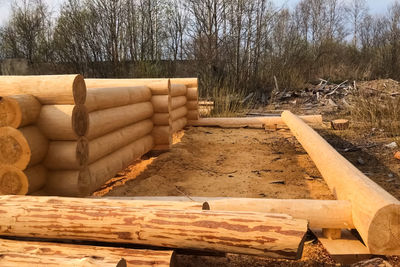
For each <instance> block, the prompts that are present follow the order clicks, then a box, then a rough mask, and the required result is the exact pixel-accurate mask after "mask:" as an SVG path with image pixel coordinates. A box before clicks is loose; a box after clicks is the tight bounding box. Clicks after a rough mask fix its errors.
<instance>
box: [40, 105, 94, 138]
mask: <svg viewBox="0 0 400 267" xmlns="http://www.w3.org/2000/svg"><path fill="white" fill-rule="evenodd" d="M37 125H38V127H39V129H40V130H41V131H42V133H43V134H44V135H45V136H46V137H47V138H48V139H50V140H53V141H73V140H77V139H78V137H79V136H84V135H86V134H87V131H88V125H89V115H88V112H87V109H86V107H85V106H84V105H44V106H42V109H41V111H40V115H39V119H38V122H37Z"/></svg>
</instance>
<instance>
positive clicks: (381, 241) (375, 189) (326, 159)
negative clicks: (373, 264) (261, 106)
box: [282, 111, 400, 255]
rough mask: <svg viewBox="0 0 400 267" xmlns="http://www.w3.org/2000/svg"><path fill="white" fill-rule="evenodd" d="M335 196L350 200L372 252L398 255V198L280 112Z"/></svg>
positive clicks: (355, 217)
mask: <svg viewBox="0 0 400 267" xmlns="http://www.w3.org/2000/svg"><path fill="white" fill-rule="evenodd" d="M282 119H283V121H284V122H285V123H286V124H287V126H288V127H289V128H290V130H291V131H292V133H293V134H294V136H295V137H296V138H297V140H298V141H299V142H300V143H301V144H302V146H303V147H304V149H305V150H306V151H307V153H308V155H309V156H310V157H311V159H312V160H313V161H314V163H315V165H316V166H317V168H318V170H319V171H320V172H321V174H322V176H323V177H324V179H325V181H326V183H327V184H328V186H329V188H330V189H331V191H332V192H333V193H334V194H335V196H336V197H337V199H340V200H349V201H350V202H351V204H352V214H353V222H354V226H355V227H356V229H357V230H358V232H359V233H360V235H361V237H362V239H363V240H364V242H365V244H366V245H367V246H368V248H369V249H370V251H371V253H373V254H385V255H386V254H387V255H400V238H399V236H400V201H398V200H397V199H396V198H395V197H393V196H392V195H390V194H389V193H388V192H386V191H385V190H384V189H382V188H381V187H380V186H379V185H377V184H376V183H374V182H373V181H372V180H370V179H369V178H368V177H367V176H365V175H364V174H363V173H362V172H361V171H359V170H358V169H357V168H356V167H354V166H353V165H352V164H351V163H350V162H349V161H347V160H346V159H345V158H344V157H342V156H341V155H340V154H339V153H338V152H337V151H336V150H335V149H334V148H333V147H332V146H330V145H329V144H328V142H326V141H325V140H324V139H323V138H322V137H321V136H320V135H319V134H318V133H317V132H315V131H314V130H313V129H312V128H311V127H309V126H308V125H307V124H305V123H304V121H302V120H301V119H300V118H298V117H297V116H295V115H293V114H292V113H291V112H290V111H285V112H283V114H282Z"/></svg>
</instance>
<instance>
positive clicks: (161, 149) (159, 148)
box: [152, 145, 171, 152]
mask: <svg viewBox="0 0 400 267" xmlns="http://www.w3.org/2000/svg"><path fill="white" fill-rule="evenodd" d="M170 148H171V145H155V146H154V147H153V149H152V151H156V152H165V151H168V150H170Z"/></svg>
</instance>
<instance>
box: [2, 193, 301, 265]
mask: <svg viewBox="0 0 400 267" xmlns="http://www.w3.org/2000/svg"><path fill="white" fill-rule="evenodd" d="M38 198H42V199H46V198H45V197H32V196H31V197H29V198H27V197H22V196H0V213H1V214H2V216H0V225H1V227H0V235H3V236H24V237H41V238H53V239H74V240H89V241H103V242H121V243H135V244H143V245H152V246H163V247H170V248H182V249H193V250H205V251H216V252H230V253H240V254H249V255H258V256H267V257H277V258H288V259H298V258H300V257H301V254H302V248H303V242H304V236H305V233H306V231H307V222H306V221H305V220H299V219H292V218H291V217H290V216H288V215H283V214H263V213H251V212H216V211H194V210H193V211H191V210H161V209H143V208H127V207H115V206H111V207H110V206H107V205H102V206H100V205H97V204H92V201H93V200H91V199H75V201H80V203H79V204H75V203H76V202H75V203H74V204H72V203H70V199H63V198H56V199H54V198H49V199H48V201H47V202H46V203H41V202H43V200H41V201H37V200H36V199H38ZM108 201H111V200H108ZM28 210H29V212H27V211H28ZM111 215H112V216H111ZM16 218H18V220H17V219H16Z"/></svg>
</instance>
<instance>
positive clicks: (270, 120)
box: [188, 115, 322, 128]
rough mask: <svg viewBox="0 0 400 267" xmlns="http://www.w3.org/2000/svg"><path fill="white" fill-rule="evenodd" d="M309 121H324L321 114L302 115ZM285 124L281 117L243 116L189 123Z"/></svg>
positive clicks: (238, 126) (190, 121)
mask: <svg viewBox="0 0 400 267" xmlns="http://www.w3.org/2000/svg"><path fill="white" fill-rule="evenodd" d="M301 119H303V120H304V121H305V122H307V123H315V124H321V123H322V116H321V115H307V116H301ZM275 124H284V122H283V121H282V119H281V117H278V116H276V117H243V118H200V119H198V120H189V121H188V125H191V126H210V127H226V128H241V127H249V128H253V127H255V128H264V126H266V125H267V126H268V125H275Z"/></svg>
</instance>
